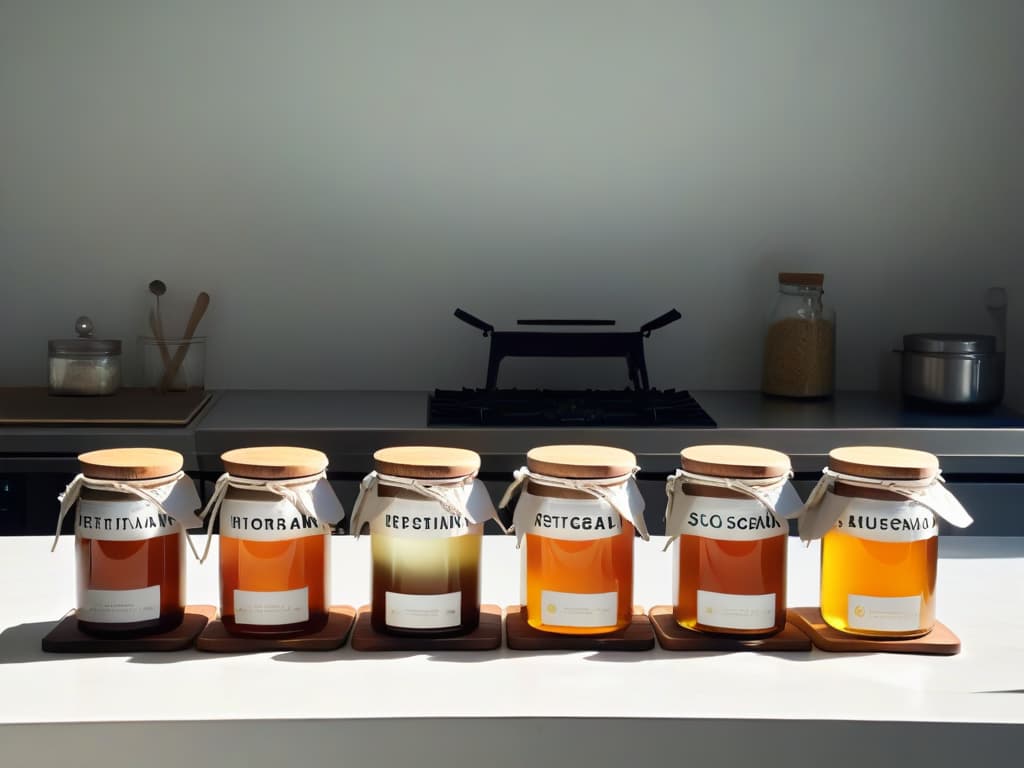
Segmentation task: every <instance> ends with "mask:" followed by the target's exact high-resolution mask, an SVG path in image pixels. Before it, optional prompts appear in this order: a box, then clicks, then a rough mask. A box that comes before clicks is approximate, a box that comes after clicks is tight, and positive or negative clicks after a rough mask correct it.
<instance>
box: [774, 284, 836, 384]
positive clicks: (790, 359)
mask: <svg viewBox="0 0 1024 768" xmlns="http://www.w3.org/2000/svg"><path fill="white" fill-rule="evenodd" d="M824 283H825V276H824V275H823V274H821V273H818V272H814V273H807V272H780V273H779V294H778V297H777V298H776V300H775V306H774V308H773V309H772V313H771V315H770V317H769V319H768V329H767V332H766V333H765V339H764V358H763V367H762V377H761V390H762V391H763V392H764V393H765V394H768V395H782V396H785V397H827V396H829V395H831V394H832V391H833V383H834V380H835V343H836V321H835V313H834V312H833V311H832V309H831V308H829V307H827V306H825V305H824V304H823V303H822V294H823V293H824V291H823V286H824Z"/></svg>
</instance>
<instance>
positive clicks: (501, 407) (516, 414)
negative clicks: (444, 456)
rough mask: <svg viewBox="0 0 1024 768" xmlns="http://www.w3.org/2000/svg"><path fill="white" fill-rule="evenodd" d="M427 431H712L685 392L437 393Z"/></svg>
mask: <svg viewBox="0 0 1024 768" xmlns="http://www.w3.org/2000/svg"><path fill="white" fill-rule="evenodd" d="M428 423H429V425H430V426H432V427H456V426H466V427H472V426H505V427H544V426H562V427H714V426H715V422H714V419H712V418H711V417H710V416H708V414H707V412H706V411H705V410H704V409H703V408H701V407H700V405H699V404H698V403H697V401H696V400H694V399H693V397H692V396H691V395H690V393H689V392H685V391H678V392H677V391H676V390H674V389H666V390H657V389H648V390H645V391H641V392H637V391H635V390H632V389H624V390H598V389H586V390H571V389H570V390H556V389H539V390H521V389H462V390H442V389H439V390H437V391H436V392H434V394H433V395H432V396H431V398H430V414H429V420H428Z"/></svg>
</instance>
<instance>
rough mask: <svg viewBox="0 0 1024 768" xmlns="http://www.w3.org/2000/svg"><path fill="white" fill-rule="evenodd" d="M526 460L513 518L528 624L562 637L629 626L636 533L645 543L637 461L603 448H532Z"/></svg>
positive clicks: (610, 630) (519, 474)
mask: <svg viewBox="0 0 1024 768" xmlns="http://www.w3.org/2000/svg"><path fill="white" fill-rule="evenodd" d="M526 462H527V464H526V467H524V468H523V469H521V470H519V472H517V473H516V474H517V481H516V482H517V483H521V495H520V497H519V501H518V502H517V504H516V508H515V517H514V520H515V530H516V536H517V538H518V539H519V543H520V547H521V550H522V553H523V554H522V561H523V608H524V610H525V613H526V621H527V623H528V624H529V625H530V626H531V627H534V628H535V629H539V630H541V631H544V632H552V633H557V634H563V635H594V634H605V633H609V632H614V631H616V630H619V629H622V628H624V627H626V626H628V625H629V623H630V621H631V620H632V616H633V538H634V531H635V530H637V529H639V531H640V533H641V535H642V536H643V537H644V538H646V537H647V530H646V526H645V524H644V520H643V510H644V503H643V498H642V497H641V496H640V492H639V489H638V488H637V487H636V482H635V481H634V479H633V476H634V474H635V472H636V457H635V456H634V455H633V454H632V453H630V452H629V451H625V450H621V449H619V448H612V447H607V446H597V445H551V446H542V447H539V448H534V449H533V450H531V451H530V452H529V453H528V454H527V456H526ZM515 488H516V484H514V485H513V489H510V490H514V489H515ZM508 495H509V494H506V496H508Z"/></svg>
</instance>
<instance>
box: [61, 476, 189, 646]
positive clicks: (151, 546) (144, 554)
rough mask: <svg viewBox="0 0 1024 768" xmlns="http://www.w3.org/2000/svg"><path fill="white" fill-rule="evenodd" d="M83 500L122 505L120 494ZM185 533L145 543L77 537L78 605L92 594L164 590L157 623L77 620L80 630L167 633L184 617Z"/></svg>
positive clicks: (89, 494)
mask: <svg viewBox="0 0 1024 768" xmlns="http://www.w3.org/2000/svg"><path fill="white" fill-rule="evenodd" d="M82 499H89V500H94V501H102V502H107V503H110V504H114V505H116V504H118V503H123V502H124V500H125V497H124V495H123V494H120V493H107V492H105V491H94V490H84V491H82ZM184 555H185V535H184V533H182V532H180V531H179V532H177V533H171V534H167V535H165V536H156V537H153V538H150V539H143V540H141V541H104V540H100V539H91V538H87V537H84V536H81V535H78V536H76V537H75V569H76V577H77V578H76V585H77V593H78V605H79V607H81V606H83V605H86V604H87V603H88V602H89V601H88V599H87V592H88V591H89V590H113V591H120V590H137V589H146V588H152V587H159V588H160V615H159V616H158V617H157V618H154V619H146V620H142V621H126V622H99V621H85V620H82V619H81V618H80V619H78V627H79V629H81V630H82V631H83V632H86V633H88V634H90V635H106V636H115V635H116V636H118V637H125V636H132V635H139V636H141V635H149V634H155V633H158V632H167V631H170V630H172V629H174V628H175V627H177V626H178V625H179V624H181V622H182V620H183V619H184V617H185V566H184V560H183V558H184Z"/></svg>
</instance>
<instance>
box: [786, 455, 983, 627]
mask: <svg viewBox="0 0 1024 768" xmlns="http://www.w3.org/2000/svg"><path fill="white" fill-rule="evenodd" d="M939 519H943V520H945V521H947V522H948V523H950V524H952V525H954V526H956V527H959V528H964V527H967V526H968V525H970V524H971V522H972V520H971V517H970V515H968V514H967V512H966V511H965V510H964V508H963V507H962V506H961V505H960V503H959V502H958V501H957V500H956V498H955V497H954V496H953V495H952V494H951V493H950V492H949V491H947V490H946V488H945V486H944V485H943V484H942V482H941V473H940V470H939V461H938V459H937V458H936V457H935V456H934V455H932V454H930V453H926V452H924V451H914V450H907V449H904V448H890V447H881V446H851V447H844V448H836V449H834V450H832V451H831V452H830V453H829V457H828V466H827V467H826V468H825V469H824V470H823V474H822V478H821V480H820V481H819V483H818V485H817V486H816V487H815V488H814V490H813V491H812V492H811V495H810V497H808V500H807V503H806V505H805V506H804V509H803V511H802V513H801V517H800V536H801V538H803V539H805V540H811V539H819V538H820V539H821V615H822V618H823V619H824V620H825V622H826V623H828V624H829V625H830V626H832V627H834V628H835V629H837V630H839V631H841V632H846V633H849V634H852V635H861V636H865V637H882V638H891V637H920V636H921V635H925V634H927V633H928V632H930V631H931V629H932V627H933V626H934V624H935V577H936V569H937V564H938V521H939Z"/></svg>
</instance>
